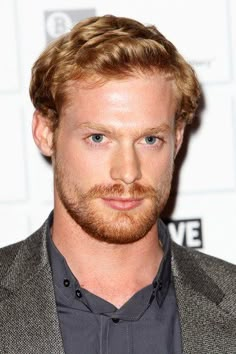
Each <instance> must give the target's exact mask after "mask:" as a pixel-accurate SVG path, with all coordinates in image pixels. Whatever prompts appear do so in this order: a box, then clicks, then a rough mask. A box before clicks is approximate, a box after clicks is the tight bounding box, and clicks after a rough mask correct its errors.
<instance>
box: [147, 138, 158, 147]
mask: <svg viewBox="0 0 236 354" xmlns="http://www.w3.org/2000/svg"><path fill="white" fill-rule="evenodd" d="M156 141H157V138H156V137H155V136H146V138H145V142H146V143H147V144H148V145H153V144H155V143H156Z"/></svg>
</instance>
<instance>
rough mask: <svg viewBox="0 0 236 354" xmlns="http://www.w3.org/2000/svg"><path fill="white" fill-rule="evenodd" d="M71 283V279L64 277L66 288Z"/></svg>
mask: <svg viewBox="0 0 236 354" xmlns="http://www.w3.org/2000/svg"><path fill="white" fill-rule="evenodd" d="M69 285H70V281H69V279H64V286H65V287H66V288H68V286H69Z"/></svg>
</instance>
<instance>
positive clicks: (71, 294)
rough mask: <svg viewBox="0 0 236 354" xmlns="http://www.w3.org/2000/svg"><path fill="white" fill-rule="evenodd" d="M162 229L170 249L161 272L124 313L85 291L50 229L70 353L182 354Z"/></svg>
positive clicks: (51, 255) (160, 226) (160, 225)
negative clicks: (58, 247) (56, 244)
mask: <svg viewBox="0 0 236 354" xmlns="http://www.w3.org/2000/svg"><path fill="white" fill-rule="evenodd" d="M51 222H52V216H51ZM158 229H159V237H160V240H161V242H162V244H163V250H164V257H163V260H162V262H161V265H160V267H159V270H158V273H157V275H156V277H155V279H154V280H153V282H152V284H150V285H149V286H146V287H145V288H143V289H141V290H140V291H138V292H137V293H136V294H134V295H133V296H132V297H131V298H130V299H129V300H128V302H126V303H125V304H124V305H123V306H122V307H121V308H119V309H118V308H116V307H115V306H114V305H113V304H111V303H109V302H107V301H105V300H104V299H102V298H100V297H98V296H96V295H94V294H92V293H91V292H89V291H87V290H86V289H84V288H82V287H81V286H80V284H79V282H78V281H77V280H76V278H75V277H74V275H73V274H72V272H71V271H70V269H69V267H68V265H67V263H66V260H65V259H64V257H63V256H62V255H61V253H60V252H59V250H58V249H57V248H56V246H55V245H54V243H53V241H52V239H51V236H50V227H49V229H48V250H49V258H50V262H51V266H52V272H53V283H54V289H55V296H56V305H57V311H58V316H59V323H60V328H61V333H62V338H63V344H64V349H65V353H66V354H181V353H182V350H181V333H180V323H179V316H178V309H177V305H176V297H175V291H174V286H173V283H172V281H171V266H170V265H171V254H170V238H169V234H168V232H167V230H166V228H165V226H164V224H163V223H162V222H159V223H158ZM144 266H145V265H144ZM117 291H119V289H118V288H117Z"/></svg>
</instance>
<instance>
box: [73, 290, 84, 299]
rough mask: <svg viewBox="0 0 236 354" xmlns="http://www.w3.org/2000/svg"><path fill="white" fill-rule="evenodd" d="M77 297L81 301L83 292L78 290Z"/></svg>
mask: <svg viewBox="0 0 236 354" xmlns="http://www.w3.org/2000/svg"><path fill="white" fill-rule="evenodd" d="M75 293H76V296H77V297H78V298H79V299H80V298H81V297H82V294H81V291H80V290H76V292H75Z"/></svg>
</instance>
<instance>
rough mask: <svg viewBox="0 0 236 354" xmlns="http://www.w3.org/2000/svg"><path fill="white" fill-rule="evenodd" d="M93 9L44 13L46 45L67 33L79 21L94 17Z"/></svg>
mask: <svg viewBox="0 0 236 354" xmlns="http://www.w3.org/2000/svg"><path fill="white" fill-rule="evenodd" d="M95 13H96V12H95V9H83V10H81V9H80V10H78V9H77V10H58V11H57V10H54V11H45V13H44V20H45V32H46V41H47V43H49V42H51V41H52V40H54V39H55V38H57V37H59V36H60V35H62V34H64V33H66V32H69V31H70V29H71V28H72V27H73V26H74V25H75V24H76V23H77V22H79V21H80V20H82V19H85V18H87V17H91V16H95Z"/></svg>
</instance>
